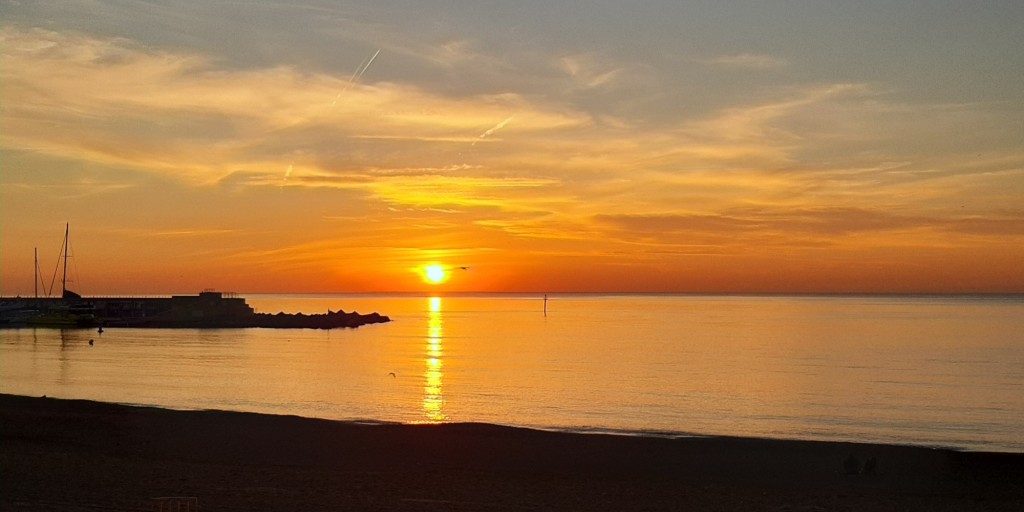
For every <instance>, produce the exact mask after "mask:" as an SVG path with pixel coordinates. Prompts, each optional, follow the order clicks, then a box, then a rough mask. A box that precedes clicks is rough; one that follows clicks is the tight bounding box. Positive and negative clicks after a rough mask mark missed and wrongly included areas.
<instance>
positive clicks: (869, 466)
mask: <svg viewBox="0 0 1024 512" xmlns="http://www.w3.org/2000/svg"><path fill="white" fill-rule="evenodd" d="M877 466H878V459H876V458H874V457H871V458H870V459H868V460H867V462H865V463H864V471H863V472H862V473H864V474H865V475H873V474H875V470H876V468H877Z"/></svg>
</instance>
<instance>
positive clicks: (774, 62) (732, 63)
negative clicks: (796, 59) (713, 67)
mask: <svg viewBox="0 0 1024 512" xmlns="http://www.w3.org/2000/svg"><path fill="white" fill-rule="evenodd" d="M707 62H710V63H712V64H719V65H722V66H728V67H735V68H746V69H780V68H784V67H787V66H789V61H788V60H786V59H784V58H782V57H776V56H773V55H765V54H757V53H738V54H732V55H721V56H718V57H715V58H713V59H710V60H708V61H707Z"/></svg>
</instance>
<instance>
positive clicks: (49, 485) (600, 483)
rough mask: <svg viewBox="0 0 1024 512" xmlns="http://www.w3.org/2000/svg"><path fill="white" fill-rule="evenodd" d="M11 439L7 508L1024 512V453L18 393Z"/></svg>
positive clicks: (3, 463) (5, 470)
mask: <svg viewBox="0 0 1024 512" xmlns="http://www.w3.org/2000/svg"><path fill="white" fill-rule="evenodd" d="M0 440H2V445H0V509H2V510H46V511H50V510H69V511H87V510H88V511H96V510H157V507H158V505H159V502H158V501H154V500H153V499H152V498H155V497H161V496H186V497H195V498H196V499H197V500H196V501H197V502H198V504H199V507H200V509H201V510H203V511H242V510H252V511H292V510H296V511H299V510H301V511H316V510H430V511H463V510H466V511H469V510H481V511H492V510H744V511H746V510H766V511H820V510H950V511H963V510H1013V511H1021V510H1024V455H1021V454H1014V455H1005V454H984V453H959V452H953V451H945V450H932V449H924V448H908V447H896V446H877V445H865V444H844V443H820V442H794V441H768V440H759V439H736V438H690V439H675V440H671V439H657V438H637V437H627V436H607V435H580V434H563V433H552V432H540V431H532V430H524V429H514V428H506V427H498V426H493V425H479V424H451V425H434V426H404V425H383V426H380V425H378V426H366V425H354V424H348V423H339V422H331V421H325V420H315V419H303V418H296V417H282V416H265V415H257V414H244V413H229V412H215V411H168V410H162V409H153V408H139V407H125V406H118V405H111V404H103V403H96V402H87V401H70V400H55V399H43V398H27V397H18V396H10V395H0ZM850 454H853V455H855V456H856V457H858V458H859V459H860V460H861V461H864V460H866V459H868V458H870V457H874V458H876V460H877V471H876V474H874V475H847V474H845V473H844V471H843V461H844V459H846V458H847V457H848V456H849V455H850ZM165 510H166V508H165ZM182 510H184V509H182Z"/></svg>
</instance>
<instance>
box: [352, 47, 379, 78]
mask: <svg viewBox="0 0 1024 512" xmlns="http://www.w3.org/2000/svg"><path fill="white" fill-rule="evenodd" d="M378 55H380V48H377V51H376V52H375V53H374V54H373V57H370V60H369V61H367V62H366V64H365V65H364V66H363V69H361V70H360V71H359V73H357V74H356V75H355V79H356V80H359V79H360V78H362V77H363V73H366V70H367V69H370V64H373V60H374V59H376V58H377V56H378Z"/></svg>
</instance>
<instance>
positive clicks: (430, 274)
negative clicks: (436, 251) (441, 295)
mask: <svg viewBox="0 0 1024 512" xmlns="http://www.w3.org/2000/svg"><path fill="white" fill-rule="evenodd" d="M423 280H424V281H426V282H428V283H430V284H441V283H443V282H445V281H447V280H448V271H447V270H445V269H444V267H442V266H441V265H437V264H433V265H427V266H425V267H423Z"/></svg>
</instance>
